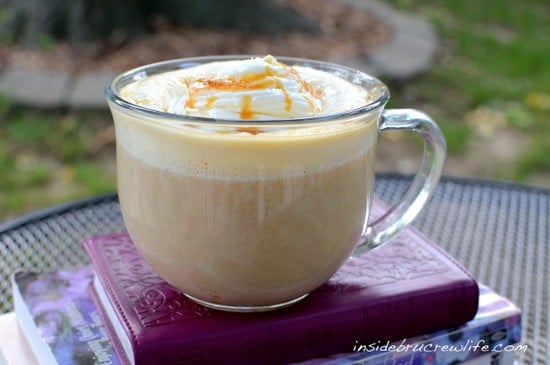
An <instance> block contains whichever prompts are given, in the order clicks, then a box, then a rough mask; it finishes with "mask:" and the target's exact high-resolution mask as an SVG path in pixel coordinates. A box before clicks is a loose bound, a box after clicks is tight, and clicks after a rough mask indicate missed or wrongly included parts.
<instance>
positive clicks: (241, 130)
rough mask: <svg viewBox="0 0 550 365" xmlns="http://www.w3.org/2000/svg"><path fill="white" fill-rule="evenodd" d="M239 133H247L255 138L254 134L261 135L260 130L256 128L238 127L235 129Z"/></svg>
mask: <svg viewBox="0 0 550 365" xmlns="http://www.w3.org/2000/svg"><path fill="white" fill-rule="evenodd" d="M236 130H237V132H239V133H249V134H252V135H253V136H255V135H256V134H260V133H262V130H261V129H259V128H256V127H240V128H237V129H236Z"/></svg>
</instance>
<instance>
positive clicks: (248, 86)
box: [185, 64, 320, 120]
mask: <svg viewBox="0 0 550 365" xmlns="http://www.w3.org/2000/svg"><path fill="white" fill-rule="evenodd" d="M281 65H282V66H283V67H284V68H285V70H286V71H287V72H288V74H289V75H290V76H291V77H292V78H293V79H294V80H295V81H296V82H298V83H299V84H300V86H301V88H302V90H304V91H306V92H307V93H308V94H310V95H311V96H313V97H314V98H320V93H319V92H318V91H316V90H314V89H313V88H312V87H311V86H310V85H309V84H308V83H306V82H305V81H304V80H302V79H301V78H300V76H299V75H298V72H297V71H296V70H295V69H293V68H292V67H290V66H287V65H284V64H281ZM276 76H284V75H283V74H278V73H276V72H273V70H272V69H271V68H269V67H267V66H266V67H265V69H264V72H263V73H250V74H246V75H244V76H243V77H242V78H240V79H216V78H211V77H204V78H200V79H197V80H195V81H194V82H193V87H190V88H189V97H188V99H187V101H186V103H185V107H186V108H191V109H193V108H194V107H195V104H196V99H197V95H198V93H199V92H200V91H201V90H217V91H228V92H231V91H252V90H262V89H269V88H273V89H278V90H281V92H282V93H283V95H284V100H285V111H287V112H289V111H290V110H292V98H291V96H290V94H289V93H288V91H286V89H285V88H284V87H283V84H282V82H281V81H280V80H278V79H277V78H276ZM217 99H218V98H217V97H216V96H212V97H209V98H208V99H207V100H206V105H205V108H206V109H211V108H212V107H213V106H214V103H215V102H216V100H217ZM305 99H306V101H307V102H308V104H309V106H310V108H311V109H312V110H315V105H314V103H313V100H311V99H310V98H305ZM251 106H252V96H250V95H244V96H243V98H242V103H241V110H240V112H239V115H240V118H241V119H245V120H246V119H253V118H254V115H255V114H256V113H254V111H253V110H252V107H251Z"/></svg>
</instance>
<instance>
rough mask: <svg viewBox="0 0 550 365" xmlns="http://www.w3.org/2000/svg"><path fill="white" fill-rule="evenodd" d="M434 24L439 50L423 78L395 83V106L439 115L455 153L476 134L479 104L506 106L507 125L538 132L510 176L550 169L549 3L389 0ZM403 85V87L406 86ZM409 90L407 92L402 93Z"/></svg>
mask: <svg viewBox="0 0 550 365" xmlns="http://www.w3.org/2000/svg"><path fill="white" fill-rule="evenodd" d="M389 3H390V4H393V5H394V6H395V7H396V8H398V9H400V10H403V11H406V12H408V13H415V14H420V15H422V16H424V17H425V18H427V19H428V20H429V21H431V22H432V24H433V25H434V26H435V28H436V30H437V32H438V34H439V37H440V44H441V50H440V52H439V54H438V55H437V59H436V62H435V65H434V67H433V68H432V69H431V70H429V71H428V72H426V73H425V74H423V75H421V76H420V77H418V78H416V79H414V80H411V81H407V82H406V83H400V84H397V85H391V82H390V86H394V87H395V88H398V92H397V93H394V100H393V101H392V103H393V104H392V105H403V104H408V105H411V104H412V105H414V106H417V107H420V108H423V109H425V110H428V111H429V112H430V113H431V114H432V116H433V117H434V118H435V119H436V120H438V121H439V122H440V124H441V126H442V129H443V131H444V133H445V135H446V138H447V141H448V143H449V151H450V152H451V153H463V152H464V151H465V150H466V149H467V145H468V141H469V139H470V138H471V136H472V133H473V131H472V126H471V125H467V124H466V123H465V119H466V115H467V114H468V113H469V112H471V111H473V110H476V109H478V108H489V109H491V110H494V111H498V112H502V113H503V115H504V116H505V122H506V127H507V128H513V129H514V130H517V133H522V134H528V135H530V136H533V137H532V138H531V143H530V146H529V148H528V149H527V151H525V152H524V153H523V155H522V156H519V157H518V159H517V163H516V166H512V170H513V171H514V172H513V174H512V176H511V177H512V178H514V179H516V180H520V181H529V177H530V176H531V175H532V174H533V173H536V172H537V171H546V172H548V171H549V170H550V166H549V164H550V163H549V160H550V159H549V158H548V157H547V156H549V152H550V147H549V144H550V67H549V60H550V47H549V46H548V45H549V44H550V22H549V21H548V19H550V3H549V2H545V1H540V0H526V1H500V0H487V1H462V0H445V1H428V0H415V1H412V0H390V1H389ZM400 91H401V92H400ZM404 95H406V96H404Z"/></svg>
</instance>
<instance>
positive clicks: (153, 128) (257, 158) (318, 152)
mask: <svg viewBox="0 0 550 365" xmlns="http://www.w3.org/2000/svg"><path fill="white" fill-rule="evenodd" d="M113 116H114V120H115V126H116V129H117V143H118V146H119V148H124V149H125V150H126V151H127V152H128V153H130V154H131V155H133V156H135V157H136V158H138V159H139V160H141V161H143V162H145V163H148V164H151V165H154V166H157V167H159V168H162V169H166V170H168V171H171V172H175V173H179V174H185V175H192V176H204V177H211V178H216V179H258V178H286V177H289V176H296V175H302V176H303V175H304V174H311V173H315V172H318V171H323V170H327V169H330V168H333V167H335V166H339V165H341V164H343V163H346V162H349V161H351V160H354V159H356V158H360V157H361V156H364V155H365V154H367V153H368V152H369V151H370V150H371V149H373V147H374V145H375V141H376V123H375V121H376V119H377V115H374V114H369V115H368V116H366V117H365V116H362V117H355V119H352V120H348V121H340V122H334V123H333V122H329V123H328V124H327V125H324V126H311V127H304V128H299V129H282V130H276V131H273V132H264V133H260V134H250V133H248V132H242V133H217V132H212V131H207V130H203V129H200V128H194V127H192V126H180V127H178V128H176V127H174V126H170V125H167V124H166V123H158V122H156V121H154V120H152V119H141V118H137V117H136V116H135V115H129V114H127V113H125V112H123V111H121V110H117V109H116V108H115V109H113Z"/></svg>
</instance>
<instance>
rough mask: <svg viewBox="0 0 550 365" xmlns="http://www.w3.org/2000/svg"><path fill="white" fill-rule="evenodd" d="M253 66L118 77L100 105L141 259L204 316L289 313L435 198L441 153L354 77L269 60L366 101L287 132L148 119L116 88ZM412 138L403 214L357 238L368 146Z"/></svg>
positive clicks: (151, 68)
mask: <svg viewBox="0 0 550 365" xmlns="http://www.w3.org/2000/svg"><path fill="white" fill-rule="evenodd" d="M246 58H250V56H212V57H201V58H188V59H179V60H171V61H166V62H161V63H156V64H151V65H146V66H143V67H139V68H137V69H134V70H131V71H128V72H126V73H123V74H121V75H119V76H117V77H116V78H115V79H114V80H113V82H112V83H111V84H110V85H108V86H107V88H106V91H105V94H106V97H107V101H108V104H109V107H110V109H111V112H112V115H113V119H114V124H115V130H116V141H117V179H118V182H117V183H118V193H119V200H120V205H121V210H122V214H123V218H124V222H125V225H126V227H127V229H128V232H129V234H130V236H131V237H132V240H133V241H134V243H135V245H136V247H137V249H138V251H139V252H140V254H141V255H142V256H143V257H144V259H145V260H146V261H147V262H148V263H149V264H150V265H151V267H152V268H153V269H154V270H156V271H157V272H158V274H159V275H160V276H161V277H163V278H164V279H165V280H166V281H167V282H169V283H170V284H172V285H173V286H175V287H176V288H178V289H180V290H181V291H182V292H183V293H185V294H186V295H187V296H188V297H189V298H191V299H193V300H195V301H196V302H198V303H201V304H203V305H205V306H208V307H211V308H216V309H221V310H229V311H240V312H258V311H267V310H273V309H278V308H282V307H286V306H288V305H290V304H293V303H296V302H298V301H299V300H301V299H302V298H304V297H305V296H307V294H308V293H310V292H311V291H313V290H314V289H316V288H317V287H319V286H320V285H322V284H323V283H324V282H326V281H327V280H328V279H329V278H330V277H331V276H332V275H333V274H334V273H335V272H336V271H337V270H338V268H339V267H340V266H341V265H342V264H343V263H344V262H345V261H346V259H347V258H348V257H349V256H350V254H351V253H352V251H353V250H354V249H356V248H361V249H364V250H370V249H372V248H375V247H378V246H380V245H382V244H383V243H384V242H387V241H388V240H389V239H390V238H392V237H393V236H394V235H396V234H397V233H398V232H400V231H401V230H402V229H403V228H404V227H405V226H406V225H407V224H409V223H410V222H411V221H412V220H413V219H414V218H415V217H416V216H417V214H418V213H419V212H420V210H421V209H422V208H423V207H424V205H425V203H426V202H427V201H428V199H429V198H430V196H431V194H432V193H433V192H434V189H435V187H436V184H437V182H438V180H439V177H440V175H441V172H442V168H443V161H444V158H445V141H444V138H443V136H442V133H441V131H440V129H439V128H438V127H437V125H436V124H435V123H434V122H433V121H432V120H431V119H430V118H429V117H428V116H426V115H425V114H423V113H422V112H419V111H416V110H411V109H394V110H386V111H384V106H385V104H386V102H387V100H388V98H389V92H388V89H387V87H386V86H385V85H384V84H383V83H382V82H380V81H379V80H377V79H376V78H373V77H371V76H369V75H367V74H365V73H363V72H360V71H358V70H354V69H350V68H347V67H343V66H339V65H335V64H329V63H324V62H318V61H312V60H304V59H294V58H279V61H280V62H283V63H286V64H288V65H299V66H306V67H310V68H313V69H317V70H321V71H324V72H328V73H331V74H334V75H336V76H338V77H340V78H343V79H346V80H348V81H349V82H351V83H353V84H355V85H357V86H359V87H362V88H365V89H366V90H368V92H369V95H370V98H371V99H370V100H369V101H368V102H367V103H366V105H364V106H362V107H360V108H357V109H354V110H349V111H345V112H341V113H337V114H332V115H326V116H321V117H313V118H302V119H289V120H271V121H254V120H241V121H235V120H221V119H210V118H202V117H193V116H188V115H176V114H170V113H164V112H160V111H155V110H151V109H148V108H145V107H142V106H138V105H135V104H132V103H129V102H128V101H126V100H124V99H123V98H122V97H121V96H120V92H121V90H122V88H123V87H124V86H126V85H128V84H130V83H132V82H135V81H136V80H140V79H143V78H145V77H149V76H151V75H155V74H159V73H163V72H167V71H173V70H179V69H184V68H188V67H193V66H197V65H201V64H204V63H209V62H217V61H228V60H233V59H246ZM387 130H409V131H413V132H416V133H418V134H420V135H421V136H422V138H423V140H424V142H425V143H424V153H423V157H422V160H421V163H420V165H419V170H418V172H417V174H416V176H415V178H414V180H413V181H412V183H411V185H410V187H409V188H408V190H407V191H406V193H405V194H404V195H403V197H402V198H401V201H400V202H399V203H397V204H396V205H394V206H393V207H391V209H389V211H388V212H386V213H385V214H384V215H383V216H382V217H381V218H380V219H378V220H376V221H375V222H372V223H369V224H367V221H368V215H369V209H370V202H371V197H372V194H373V189H374V176H375V172H374V170H375V154H376V153H375V151H376V141H377V136H378V134H379V133H380V132H383V131H387Z"/></svg>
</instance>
